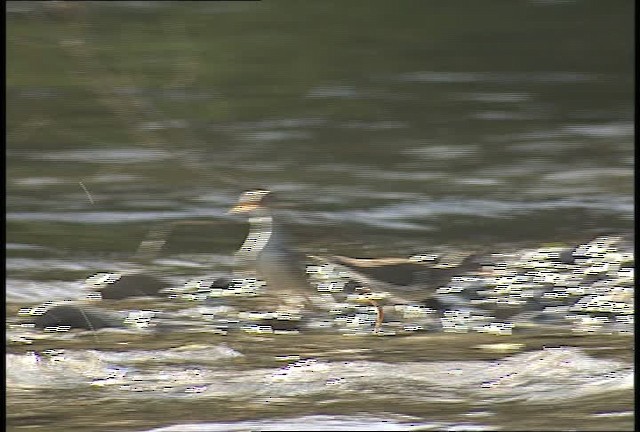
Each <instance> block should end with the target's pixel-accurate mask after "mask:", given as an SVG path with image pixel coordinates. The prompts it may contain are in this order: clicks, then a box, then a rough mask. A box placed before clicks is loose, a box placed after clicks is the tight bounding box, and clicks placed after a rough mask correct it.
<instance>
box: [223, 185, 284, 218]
mask: <svg viewBox="0 0 640 432" xmlns="http://www.w3.org/2000/svg"><path fill="white" fill-rule="evenodd" d="M273 201H274V198H273V193H272V192H271V191H269V190H266V189H253V190H249V191H246V192H243V193H242V194H241V195H240V198H238V202H237V203H236V205H235V206H233V208H232V209H231V210H229V213H232V214H244V215H247V216H250V217H251V216H261V215H264V214H265V213H267V212H268V211H269V209H270V208H271V206H272V204H273Z"/></svg>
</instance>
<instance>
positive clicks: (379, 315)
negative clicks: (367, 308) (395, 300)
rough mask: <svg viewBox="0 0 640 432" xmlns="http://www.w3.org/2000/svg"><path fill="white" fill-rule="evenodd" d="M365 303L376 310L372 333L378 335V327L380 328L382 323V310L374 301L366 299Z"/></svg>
mask: <svg viewBox="0 0 640 432" xmlns="http://www.w3.org/2000/svg"><path fill="white" fill-rule="evenodd" d="M367 303H369V304H370V305H371V306H373V307H375V308H376V325H375V327H374V329H373V331H374V332H376V333H378V332H379V331H380V327H382V321H383V320H384V310H383V309H382V306H380V305H379V304H378V302H377V301H375V300H371V299H368V300H367Z"/></svg>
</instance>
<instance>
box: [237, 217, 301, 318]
mask: <svg viewBox="0 0 640 432" xmlns="http://www.w3.org/2000/svg"><path fill="white" fill-rule="evenodd" d="M250 212H251V216H250V217H249V224H250V230H249V234H248V235H247V238H246V239H245V241H244V243H243V244H242V246H241V247H240V249H239V250H238V251H237V252H236V255H235V259H236V274H237V275H238V276H241V277H256V278H257V279H260V280H263V281H265V282H266V283H267V292H268V293H270V294H273V295H274V296H277V297H278V298H279V299H280V300H281V303H284V304H285V305H287V306H295V307H299V306H301V305H303V304H309V298H308V295H309V294H310V293H311V291H312V288H311V286H310V285H309V282H308V280H307V277H306V272H305V264H304V257H303V255H301V254H299V253H297V252H296V251H294V250H293V249H291V248H290V245H289V242H288V239H287V236H286V233H285V231H284V230H283V228H282V227H281V226H280V224H279V223H277V222H276V221H275V220H274V217H273V214H272V211H271V210H270V209H267V208H265V207H257V208H255V209H252V210H251V211H250Z"/></svg>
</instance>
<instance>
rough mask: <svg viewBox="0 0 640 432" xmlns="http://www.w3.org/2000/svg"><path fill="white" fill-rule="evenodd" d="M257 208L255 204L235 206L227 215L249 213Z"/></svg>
mask: <svg viewBox="0 0 640 432" xmlns="http://www.w3.org/2000/svg"><path fill="white" fill-rule="evenodd" d="M258 207H260V206H259V205H257V204H246V203H244V204H236V205H235V206H234V207H233V208H231V210H229V211H228V212H227V214H239V213H249V212H252V211H254V210H256V209H257V208H258Z"/></svg>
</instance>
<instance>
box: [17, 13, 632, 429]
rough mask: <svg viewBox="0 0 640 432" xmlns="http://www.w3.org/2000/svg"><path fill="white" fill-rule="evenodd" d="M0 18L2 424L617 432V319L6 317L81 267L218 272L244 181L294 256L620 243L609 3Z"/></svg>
mask: <svg viewBox="0 0 640 432" xmlns="http://www.w3.org/2000/svg"><path fill="white" fill-rule="evenodd" d="M6 12H7V21H6V23H7V44H6V47H7V65H6V72H7V82H6V102H7V104H6V106H7V115H6V123H7V150H6V156H7V164H6V168H7V174H6V179H7V186H6V197H7V198H6V199H7V201H6V212H7V213H6V218H7V221H6V236H7V239H6V241H7V244H6V254H7V255H6V268H7V277H6V278H7V279H6V286H7V288H6V304H7V415H8V420H7V427H8V429H9V430H22V429H26V428H29V429H31V430H33V429H35V430H47V431H56V430H60V431H62V430H65V431H67V430H150V429H154V428H165V429H161V430H180V431H184V430H198V431H200V430H304V429H307V430H363V429H369V430H406V429H416V430H418V429H419V430H633V428H634V416H633V403H634V399H633V363H632V357H633V331H632V327H633V316H632V311H631V315H629V309H628V308H627V309H625V317H626V318H625V319H626V321H624V320H622V319H620V323H622V322H624V323H626V324H628V326H627V327H625V328H624V329H623V330H620V329H619V328H618V327H612V328H609V329H608V330H607V331H589V332H576V331H575V328H573V327H567V328H564V329H559V330H558V331H556V332H550V331H549V328H548V327H545V328H544V329H541V330H539V331H531V332H524V333H518V332H516V331H514V332H510V334H508V335H502V334H491V333H489V334H487V333H486V332H484V333H483V332H477V331H466V332H453V333H451V332H445V331H441V330H442V329H441V330H434V331H431V332H428V331H424V332H412V333H411V334H408V333H407V334H402V335H397V336H396V337H375V336H363V335H356V336H353V335H352V336H351V337H348V336H346V335H344V334H342V333H340V332H335V331H329V330H327V331H321V330H317V329H316V331H311V332H308V333H305V332H301V333H300V334H287V335H274V334H266V335H265V334H254V333H248V332H243V331H240V330H238V331H235V332H233V331H229V332H226V333H225V334H221V333H219V332H216V331H212V329H213V327H212V326H211V325H210V322H206V320H204V319H203V318H202V317H203V316H206V315H207V313H205V312H203V311H202V308H203V307H204V306H203V304H201V303H197V302H195V303H194V302H187V301H183V302H182V303H180V302H179V301H176V302H173V303H171V304H169V302H168V301H167V300H166V299H164V300H157V299H155V300H154V299H143V300H137V301H122V302H120V303H118V302H112V303H108V302H107V303H105V306H104V307H105V308H110V309H113V310H118V311H124V310H146V311H155V312H157V313H160V312H162V311H166V310H167V309H170V310H171V311H172V312H173V314H174V315H171V320H172V322H173V323H174V324H175V323H178V322H180V323H182V322H183V321H188V322H189V325H184V326H183V327H179V328H180V329H179V330H172V331H162V332H158V331H154V329H153V328H152V327H150V328H128V329H126V330H100V331H98V332H92V331H84V332H83V331H70V332H42V331H36V330H34V329H30V328H23V327H21V326H20V325H19V319H18V317H17V313H18V311H19V309H20V308H24V307H29V306H34V305H36V304H38V303H42V302H45V301H50V300H51V301H57V300H63V299H80V298H83V296H84V295H85V294H86V292H85V288H84V287H83V284H82V281H83V280H84V279H85V278H87V277H88V276H91V275H92V274H94V273H96V272H104V271H123V270H125V269H130V268H138V269H139V268H141V267H142V268H144V269H145V270H148V271H153V272H154V274H158V275H161V276H162V277H163V278H164V280H166V281H168V283H170V284H173V285H175V286H181V285H182V284H184V282H186V281H187V280H189V279H191V278H194V277H196V278H197V277H201V276H206V275H209V274H212V273H215V274H217V273H220V274H225V273H228V271H229V270H230V264H231V255H232V253H233V251H235V250H236V249H237V247H238V245H239V244H240V243H241V241H242V238H243V236H244V235H245V233H246V229H247V228H246V225H245V224H244V223H242V221H240V220H238V219H234V218H232V217H230V216H228V215H226V211H227V210H228V209H229V207H230V206H231V205H232V204H233V202H234V201H235V200H236V198H237V196H238V194H239V193H240V192H241V191H243V190H245V189H248V188H253V187H266V188H269V189H272V190H274V191H277V192H278V194H279V196H280V199H281V200H282V201H283V202H284V203H286V205H287V208H286V209H285V211H284V215H285V217H286V220H287V223H288V225H289V226H290V228H291V230H292V231H293V233H294V235H295V237H296V238H297V239H298V244H299V247H300V248H301V249H302V250H303V251H305V252H307V253H311V254H323V253H325V254H326V253H328V254H341V255H348V256H357V257H380V256H396V257H400V256H410V255H414V254H420V253H430V252H433V251H450V250H454V251H465V252H466V251H472V252H474V253H482V254H491V253H506V252H508V251H522V250H524V249H525V248H539V247H542V246H543V245H546V246H549V247H552V246H559V245H561V246H572V245H577V244H584V243H585V242H589V241H591V240H593V239H594V238H598V236H614V235H621V233H622V235H626V236H629V233H630V232H632V231H633V220H634V219H633V218H634V196H633V174H634V147H633V138H634V127H633V116H634V107H633V106H634V105H633V95H634V92H633V86H634V81H633V58H634V56H633V38H632V31H633V12H634V3H633V2H632V1H628V0H620V1H614V2H602V1H589V0H583V1H578V0H576V1H571V0H529V1H525V0H521V1H511V2H505V1H497V0H496V1H493V0H492V1H483V2H474V1H463V0H456V1H446V2H445V1H408V0H407V1H399V2H392V1H382V0H380V1H378V0H367V1H349V2H334V1H323V2H310V1H307V2H299V1H262V2H236V1H233V2H155V1H144V2H142V1H126V2H7V4H6ZM187 221H188V222H189V223H183V224H181V225H177V226H176V227H175V228H174V229H173V230H172V231H171V232H170V233H168V234H167V242H166V244H165V245H164V247H163V249H162V250H161V251H160V252H159V254H158V256H154V257H152V258H149V259H147V260H146V261H145V260H143V259H140V257H139V256H138V257H136V251H137V250H138V247H139V245H140V243H141V241H143V240H144V239H145V238H147V236H148V235H149V233H150V232H153V230H154V229H156V228H158V227H161V226H164V225H165V224H167V223H173V222H187ZM194 222H201V223H194ZM618 252H621V253H627V254H633V247H632V246H627V249H624V250H622V249H620V250H618ZM628 261H629V260H628V259H627V264H628ZM631 261H633V259H631ZM631 268H633V264H631ZM621 277H622V276H620V277H619V275H618V273H616V275H615V277H614V276H611V277H610V279H611V280H613V281H617V282H615V284H618V285H620V284H622V285H624V283H618V282H619V281H620V278H621ZM631 277H633V276H631ZM632 289H633V288H632V287H631V288H628V290H632ZM630 295H631V296H632V295H633V292H632V291H631V294H630ZM625 301H626V302H627V303H625V304H628V303H629V301H630V302H632V300H628V299H626V300H625ZM631 304H632V303H631ZM217 307H219V306H217ZM631 307H632V306H631ZM215 313H217V312H215ZM215 313H214V312H212V313H211V314H214V315H215ZM211 314H209V315H211ZM614 318H615V317H614ZM614 318H611V319H612V320H614ZM616 323H617V321H616Z"/></svg>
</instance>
